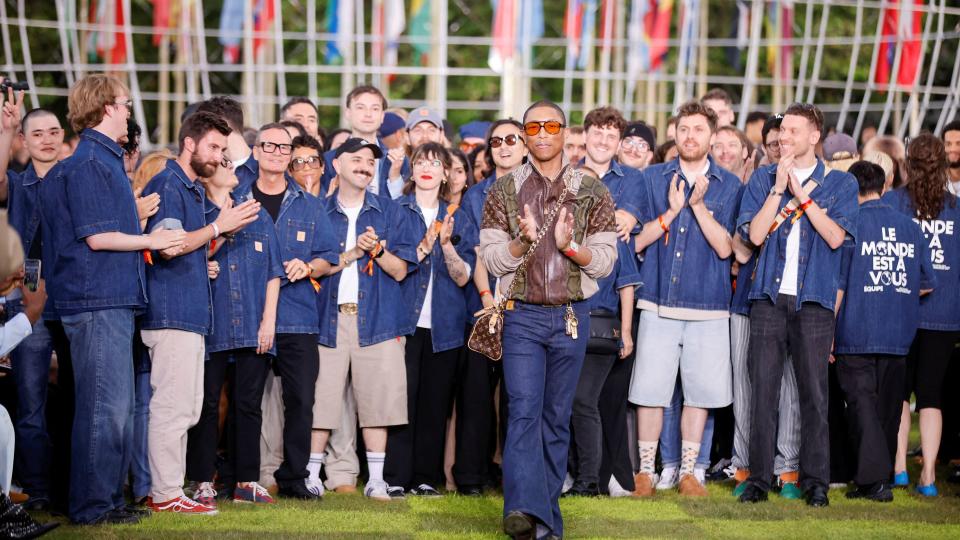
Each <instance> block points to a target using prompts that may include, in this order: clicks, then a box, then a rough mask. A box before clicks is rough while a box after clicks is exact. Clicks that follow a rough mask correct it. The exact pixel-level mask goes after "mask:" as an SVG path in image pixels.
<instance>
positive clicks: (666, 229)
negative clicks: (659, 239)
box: [657, 214, 670, 245]
mask: <svg viewBox="0 0 960 540" xmlns="http://www.w3.org/2000/svg"><path fill="white" fill-rule="evenodd" d="M657 221H658V222H659V223H660V228H661V229H663V232H664V233H665V234H664V235H663V245H667V244H669V243H670V227H669V226H668V225H667V224H666V223H664V222H663V214H660V215H659V216H657Z"/></svg>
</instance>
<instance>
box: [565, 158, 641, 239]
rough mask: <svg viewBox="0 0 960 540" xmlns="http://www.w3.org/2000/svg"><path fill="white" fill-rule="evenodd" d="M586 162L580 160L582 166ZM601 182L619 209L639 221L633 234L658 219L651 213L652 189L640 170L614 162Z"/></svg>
mask: <svg viewBox="0 0 960 540" xmlns="http://www.w3.org/2000/svg"><path fill="white" fill-rule="evenodd" d="M584 162H585V160H580V164H581V165H582V164H583V163H584ZM600 180H601V181H602V182H603V185H605V186H607V189H608V190H610V195H611V196H613V202H614V204H616V205H617V209H618V210H625V211H626V212H627V213H629V214H630V215H632V216H633V217H635V218H636V219H637V229H636V230H635V231H633V233H632V234H636V233H639V232H640V228H642V227H643V224H644V223H646V222H648V221H650V220H651V219H653V218H654V217H656V216H654V215H652V214H651V212H650V207H649V204H650V194H649V193H647V192H648V191H649V189H650V188H649V186H648V184H647V182H646V181H645V180H644V178H643V176H642V174H641V172H640V171H639V170H637V169H634V168H633V167H628V166H626V165H622V164H620V163H619V162H618V161H617V160H613V161H611V162H610V168H609V169H608V170H607V173H606V174H604V175H603V178H601V179H600Z"/></svg>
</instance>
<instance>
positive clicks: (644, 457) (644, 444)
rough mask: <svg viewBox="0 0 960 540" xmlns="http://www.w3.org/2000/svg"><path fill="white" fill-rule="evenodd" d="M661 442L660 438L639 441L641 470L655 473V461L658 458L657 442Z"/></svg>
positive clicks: (646, 472) (645, 472)
mask: <svg viewBox="0 0 960 540" xmlns="http://www.w3.org/2000/svg"><path fill="white" fill-rule="evenodd" d="M659 442H660V441H659V440H656V441H637V443H638V444H639V445H640V472H642V473H644V474H653V472H654V463H655V462H656V460H657V444H658V443H659Z"/></svg>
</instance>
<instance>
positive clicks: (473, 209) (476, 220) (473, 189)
mask: <svg viewBox="0 0 960 540" xmlns="http://www.w3.org/2000/svg"><path fill="white" fill-rule="evenodd" d="M494 180H496V177H495V176H494V175H492V174H491V175H490V176H488V177H486V178H484V179H483V180H482V181H480V182H479V183H477V184H475V185H473V186H470V189H468V190H467V192H466V193H464V194H463V198H462V199H461V200H460V208H462V209H463V215H464V216H465V217H466V218H468V219H469V220H470V225H471V230H472V231H473V232H474V233H475V235H474V236H473V237H471V238H470V240H469V241H470V249H471V251H473V252H474V255H476V251H477V246H478V245H479V244H480V236H479V235H480V220H481V219H483V203H484V202H486V200H487V193H488V192H489V191H490V187H491V186H493V182H494ZM466 240H467V239H466V238H463V239H461V242H463V241H466ZM489 282H490V286H489V287H487V288H488V289H489V290H490V291H491V292H493V291H494V290H496V286H497V278H496V277H494V276H489ZM463 294H464V296H465V297H466V301H467V316H468V320H469V321H470V324H473V323H474V322H476V320H477V319H476V317H474V316H473V314H474V313H476V312H478V311H480V310H481V309H483V302H481V301H480V291H478V290H477V286H476V285H475V284H474V283H473V280H472V279H471V280H470V282H469V283H467V286H466V287H464V290H463Z"/></svg>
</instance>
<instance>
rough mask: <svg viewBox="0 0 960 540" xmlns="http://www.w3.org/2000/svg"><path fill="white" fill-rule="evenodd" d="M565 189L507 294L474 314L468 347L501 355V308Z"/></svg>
mask: <svg viewBox="0 0 960 540" xmlns="http://www.w3.org/2000/svg"><path fill="white" fill-rule="evenodd" d="M560 181H561V182H562V181H563V180H562V179H561V180H560ZM568 191H569V188H566V187H564V189H563V193H561V194H560V198H559V199H557V204H556V205H555V206H554V207H553V209H551V210H550V213H549V214H547V219H546V221H545V222H544V224H543V226H542V227H540V232H538V233H537V238H536V240H534V241H533V243H532V244H530V247H529V248H528V249H527V252H526V253H524V254H523V257H522V258H521V259H520V264H519V265H518V266H517V271H516V272H515V273H514V275H513V281H511V282H510V289H509V290H508V291H507V294H506V295H504V296H503V297H502V298H501V299H500V301H499V302H497V303H496V304H494V305H492V306H490V307H488V308H483V309H482V310H480V311H478V312H476V313H474V314H473V315H474V316H475V317H477V322H476V323H474V325H473V330H472V331H471V332H470V339H469V340H467V347H469V348H470V350H471V351H474V352H478V353H480V354H482V355H484V356H486V357H487V358H489V359H491V360H500V358H502V357H503V312H504V310H506V307H507V302H508V301H510V300H511V299H512V298H513V295H514V294H516V292H517V283H518V282H519V281H520V279H521V278H523V276H524V275H525V273H526V270H527V261H529V260H530V257H531V256H532V255H533V252H534V250H536V249H537V246H539V245H540V240H542V239H543V236H544V235H545V234H547V231H549V230H550V228H551V227H553V223H554V221H555V220H556V218H557V214H558V213H559V212H560V207H562V206H563V203H564V202H565V200H566V197H567V192H568Z"/></svg>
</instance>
